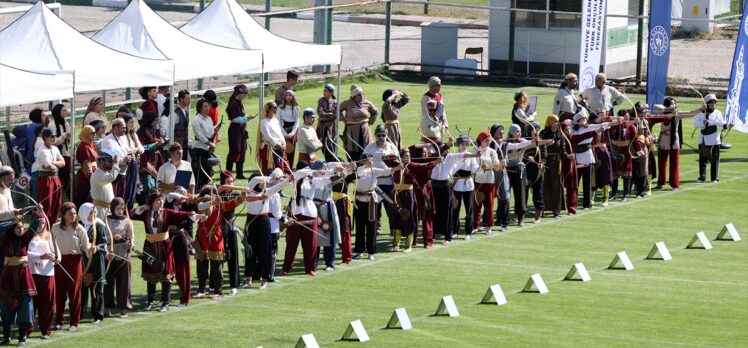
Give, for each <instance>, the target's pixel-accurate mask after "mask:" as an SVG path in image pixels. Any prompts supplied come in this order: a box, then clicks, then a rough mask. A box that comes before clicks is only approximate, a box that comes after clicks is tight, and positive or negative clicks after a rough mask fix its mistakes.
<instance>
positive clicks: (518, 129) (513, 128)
mask: <svg viewBox="0 0 748 348" xmlns="http://www.w3.org/2000/svg"><path fill="white" fill-rule="evenodd" d="M514 132H522V128H521V127H520V126H519V125H517V124H514V123H512V125H511V126H509V131H508V132H507V133H506V138H507V139H511V138H512V134H513V133H514Z"/></svg>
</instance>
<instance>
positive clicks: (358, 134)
mask: <svg viewBox="0 0 748 348" xmlns="http://www.w3.org/2000/svg"><path fill="white" fill-rule="evenodd" d="M378 114H379V110H377V108H376V106H374V104H373V103H372V102H370V101H368V100H366V99H364V90H363V89H362V88H361V87H359V86H356V85H351V98H350V99H348V100H346V101H344V102H342V103H340V115H341V117H342V118H343V120H344V121H345V128H344V129H343V144H344V148H345V151H346V152H348V154H349V155H350V157H351V159H352V160H353V161H358V160H359V159H360V158H361V155H362V153H363V151H364V148H365V147H366V146H367V145H369V143H371V129H370V128H369V126H370V125H373V124H374V122H376V120H377V115H378Z"/></svg>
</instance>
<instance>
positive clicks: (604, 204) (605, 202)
mask: <svg viewBox="0 0 748 348" xmlns="http://www.w3.org/2000/svg"><path fill="white" fill-rule="evenodd" d="M600 206H601V207H607V206H608V201H603V202H602V203H600Z"/></svg>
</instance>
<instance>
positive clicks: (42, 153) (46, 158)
mask: <svg viewBox="0 0 748 348" xmlns="http://www.w3.org/2000/svg"><path fill="white" fill-rule="evenodd" d="M64 160H65V159H64V158H62V155H61V154H60V149H58V148H57V146H54V145H52V146H50V147H49V148H47V147H46V146H44V147H42V148H41V149H39V151H37V152H36V160H35V161H34V164H32V165H31V171H32V172H36V171H40V170H41V171H44V172H55V173H56V172H57V170H58V169H57V167H55V169H54V170H49V169H46V168H45V169H42V166H51V165H52V162H55V161H64Z"/></svg>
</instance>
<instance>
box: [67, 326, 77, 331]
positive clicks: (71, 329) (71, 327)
mask: <svg viewBox="0 0 748 348" xmlns="http://www.w3.org/2000/svg"><path fill="white" fill-rule="evenodd" d="M75 330H78V327H77V326H75V325H70V327H68V331H70V332H75Z"/></svg>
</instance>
